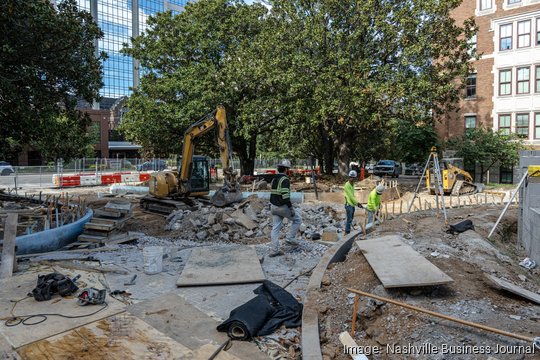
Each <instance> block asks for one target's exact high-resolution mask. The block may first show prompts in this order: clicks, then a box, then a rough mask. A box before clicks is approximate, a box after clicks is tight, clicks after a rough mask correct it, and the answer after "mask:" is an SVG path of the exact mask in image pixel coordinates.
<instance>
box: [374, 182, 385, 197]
mask: <svg viewBox="0 0 540 360" xmlns="http://www.w3.org/2000/svg"><path fill="white" fill-rule="evenodd" d="M375 191H377V194H379V195H380V194H382V193H383V192H384V185H383V184H379V185H377V187H376V188H375Z"/></svg>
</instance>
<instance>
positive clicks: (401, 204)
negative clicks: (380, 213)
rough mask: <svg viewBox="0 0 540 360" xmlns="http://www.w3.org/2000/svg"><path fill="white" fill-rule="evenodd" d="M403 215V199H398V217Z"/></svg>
mask: <svg viewBox="0 0 540 360" xmlns="http://www.w3.org/2000/svg"><path fill="white" fill-rule="evenodd" d="M401 214H403V199H401V198H400V199H399V215H401Z"/></svg>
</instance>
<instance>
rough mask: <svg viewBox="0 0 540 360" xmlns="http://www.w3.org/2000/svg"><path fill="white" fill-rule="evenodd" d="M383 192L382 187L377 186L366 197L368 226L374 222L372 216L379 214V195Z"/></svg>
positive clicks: (380, 185) (381, 185)
mask: <svg viewBox="0 0 540 360" xmlns="http://www.w3.org/2000/svg"><path fill="white" fill-rule="evenodd" d="M383 192H384V185H383V184H379V185H377V186H376V187H375V189H373V190H371V192H370V193H369V197H368V203H367V206H366V209H367V211H368V220H367V222H368V224H371V223H372V222H373V220H374V217H375V216H374V215H375V214H376V213H378V212H379V208H380V207H381V195H382V193H383Z"/></svg>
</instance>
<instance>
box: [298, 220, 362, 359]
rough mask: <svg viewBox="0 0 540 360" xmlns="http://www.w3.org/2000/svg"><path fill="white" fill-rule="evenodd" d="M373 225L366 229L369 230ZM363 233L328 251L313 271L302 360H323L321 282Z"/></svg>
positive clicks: (306, 309) (303, 333)
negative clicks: (330, 268)
mask: <svg viewBox="0 0 540 360" xmlns="http://www.w3.org/2000/svg"><path fill="white" fill-rule="evenodd" d="M370 228H371V224H368V226H367V228H366V232H367V230H369V229H370ZM361 234H362V232H361V231H358V232H354V233H351V235H349V236H347V237H345V238H344V239H342V240H340V241H338V242H337V243H336V244H335V245H334V246H332V247H331V248H330V249H328V250H327V251H326V252H325V253H324V255H323V257H322V258H321V260H320V261H319V264H317V266H316V267H315V269H314V270H313V273H312V275H311V277H310V278H309V284H308V287H307V290H306V296H305V298H304V310H303V311H302V359H303V360H322V352H321V342H320V338H319V311H318V308H317V303H316V301H315V295H316V293H317V292H318V291H319V289H320V288H321V282H322V279H323V276H324V273H325V272H326V269H327V268H328V265H330V264H331V263H334V262H338V261H341V260H343V259H344V258H345V255H347V253H348V252H349V250H350V249H351V247H352V244H353V241H354V239H355V238H356V237H358V236H359V235H361Z"/></svg>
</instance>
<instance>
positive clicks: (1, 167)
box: [0, 161, 15, 176]
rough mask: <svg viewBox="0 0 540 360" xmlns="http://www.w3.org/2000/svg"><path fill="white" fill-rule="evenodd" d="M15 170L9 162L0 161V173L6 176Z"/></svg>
mask: <svg viewBox="0 0 540 360" xmlns="http://www.w3.org/2000/svg"><path fill="white" fill-rule="evenodd" d="M14 172H15V169H13V166H11V165H10V164H9V163H7V162H5V161H0V175H2V176H7V175H10V174H13V173H14Z"/></svg>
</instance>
